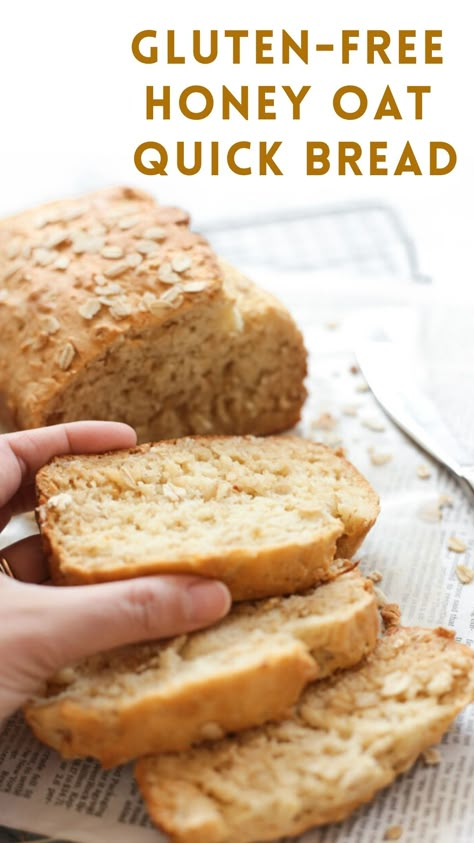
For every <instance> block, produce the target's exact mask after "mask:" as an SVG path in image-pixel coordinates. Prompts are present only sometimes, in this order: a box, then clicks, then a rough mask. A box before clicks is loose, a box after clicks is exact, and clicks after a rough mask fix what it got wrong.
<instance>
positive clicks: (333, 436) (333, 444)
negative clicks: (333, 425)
mask: <svg viewBox="0 0 474 843" xmlns="http://www.w3.org/2000/svg"><path fill="white" fill-rule="evenodd" d="M322 439H323V442H324V444H325V445H329V447H330V448H340V449H341V456H345V451H344V448H342V447H341V446H342V439H341V436H340V434H339V433H335V431H333V430H329V431H328V432H327V433H325V434H324V436H323V437H322Z"/></svg>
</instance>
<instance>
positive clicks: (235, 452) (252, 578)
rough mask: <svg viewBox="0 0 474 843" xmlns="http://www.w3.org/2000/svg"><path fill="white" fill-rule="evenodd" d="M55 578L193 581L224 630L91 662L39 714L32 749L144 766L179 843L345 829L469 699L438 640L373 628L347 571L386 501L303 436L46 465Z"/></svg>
mask: <svg viewBox="0 0 474 843" xmlns="http://www.w3.org/2000/svg"><path fill="white" fill-rule="evenodd" d="M37 491H38V520H39V524H40V528H41V532H42V537H43V542H44V547H45V551H46V553H47V556H48V559H49V561H50V566H51V572H52V576H53V579H54V580H55V581H56V582H57V583H58V584H63V585H68V584H74V583H92V582H102V581H106V580H113V579H121V578H125V577H134V576H137V575H147V574H156V573H192V574H197V575H202V576H206V577H215V578H217V579H220V580H222V581H223V582H225V583H226V584H227V586H228V587H229V589H230V592H231V594H232V597H233V601H234V603H233V606H232V609H231V611H230V613H229V615H228V616H227V617H226V618H224V619H223V620H221V621H220V622H219V623H217V624H216V625H214V626H212V627H210V628H208V629H205V630H202V631H199V632H194V633H190V634H187V635H183V636H180V637H179V638H174V639H170V640H166V641H163V640H162V641H150V642H146V643H141V644H135V645H130V646H127V647H121V648H119V649H116V650H114V651H110V652H105V653H100V654H98V655H97V656H94V657H92V658H88V659H85V660H83V661H81V662H80V663H77V664H74V665H71V666H70V667H68V668H65V669H63V670H62V671H60V672H59V673H58V674H56V675H55V676H53V677H51V680H50V681H49V683H48V684H47V687H46V689H45V690H44V692H43V693H42V694H41V695H39V696H37V697H35V698H34V699H31V700H30V701H29V703H28V704H27V705H26V707H25V715H26V718H27V720H28V722H29V723H30V724H31V726H32V728H33V730H34V732H35V733H36V735H37V736H38V737H39V738H40V739H41V740H43V741H44V742H46V743H47V744H49V745H50V746H52V747H54V748H55V749H57V750H58V751H59V752H61V753H62V755H63V756H65V757H76V756H93V757H95V758H97V759H98V760H99V761H100V762H101V763H102V764H103V765H104V766H106V767H109V766H112V765H115V764H121V763H124V762H127V761H130V760H132V759H136V758H138V759H139V760H138V761H137V765H136V776H137V779H138V783H139V787H140V789H141V791H142V793H143V796H144V799H145V801H146V804H147V806H148V809H149V812H150V815H151V817H152V818H153V820H154V821H155V822H156V823H157V825H158V826H159V827H161V828H162V829H164V830H165V831H166V832H167V833H168V834H170V835H171V837H172V838H173V839H174V840H176V841H178V843H246V841H249V843H250V841H260V840H262V841H263V840H272V839H275V838H278V837H281V836H283V835H294V834H298V833H299V832H302V831H303V830H305V829H307V828H309V827H311V826H313V825H317V824H322V823H328V822H331V821H337V820H340V819H342V818H343V817H345V816H346V815H348V814H349V813H350V812H351V811H352V810H353V809H355V808H356V807H357V806H359V805H361V804H362V803H364V802H366V801H368V800H369V799H370V798H371V797H372V796H373V795H374V794H375V792H376V791H377V790H378V789H380V788H383V787H385V786H386V785H387V784H389V783H390V782H391V781H392V780H393V779H394V778H395V777H396V776H397V775H398V774H399V773H400V772H402V771H403V770H406V769H407V768H408V767H409V766H410V765H412V764H413V763H414V762H415V761H416V759H417V757H418V756H419V754H420V753H421V752H422V751H423V750H424V749H426V748H427V747H429V746H430V745H431V744H433V743H434V742H437V741H438V740H439V739H440V737H441V735H442V734H443V732H444V731H445V730H446V728H447V727H448V725H449V724H450V722H451V721H452V720H453V718H454V717H455V716H456V714H457V713H458V712H459V711H460V710H461V709H462V708H463V707H464V706H465V705H467V704H468V703H469V702H470V701H471V700H472V699H473V696H474V655H473V653H472V651H471V650H469V649H468V648H467V647H464V646H462V645H460V644H457V643H456V642H455V640H454V638H453V636H452V634H451V633H449V632H447V631H446V630H442V629H436V630H423V629H404V628H401V627H399V626H398V625H397V624H394V625H392V626H391V627H390V628H389V629H388V630H385V632H383V633H382V632H381V631H380V630H379V617H378V610H377V604H376V599H375V596H374V593H373V587H372V583H371V582H370V580H368V579H365V578H364V577H363V576H362V575H361V574H360V572H359V571H358V569H357V565H356V563H354V562H351V561H350V559H351V557H352V556H353V554H354V553H355V552H356V550H357V548H358V547H359V545H360V543H361V541H362V540H363V538H364V536H365V535H366V533H367V532H368V530H369V529H370V527H371V526H372V525H373V523H374V521H375V519H376V516H377V514H378V499H377V496H376V494H375V492H374V491H373V490H372V488H371V487H370V485H369V484H368V483H367V481H366V480H365V479H364V478H363V477H362V476H361V475H360V474H359V473H358V471H357V470H356V469H355V468H354V467H353V466H352V465H350V463H348V462H347V461H346V460H345V459H344V457H343V456H342V455H340V454H339V453H336V452H334V451H333V450H331V449H329V448H326V447H324V446H322V445H319V444H316V443H313V442H308V441H305V440H303V439H300V438H297V437H292V436H288V437H271V436H270V437H267V438H255V437H252V436H221V437H187V438H182V439H177V440H173V441H164V442H159V443H157V444H148V445H141V446H139V447H137V448H135V449H132V450H128V451H119V452H115V453H109V454H103V455H92V456H90V455H88V456H69V457H59V458H55V459H54V460H53V461H52V462H51V463H50V464H48V465H47V466H45V467H44V468H43V469H41V471H40V472H39V474H38V476H37Z"/></svg>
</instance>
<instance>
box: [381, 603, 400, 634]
mask: <svg viewBox="0 0 474 843" xmlns="http://www.w3.org/2000/svg"><path fill="white" fill-rule="evenodd" d="M380 617H381V618H382V623H383V625H384V629H385V630H388V629H394V628H395V627H397V626H400V620H401V617H402V612H401V609H400V606H399V605H398V603H386V604H385V606H382V607H381V608H380Z"/></svg>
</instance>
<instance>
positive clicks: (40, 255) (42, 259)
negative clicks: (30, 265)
mask: <svg viewBox="0 0 474 843" xmlns="http://www.w3.org/2000/svg"><path fill="white" fill-rule="evenodd" d="M57 257H58V253H57V252H53V251H52V250H51V249H34V251H33V260H34V262H35V263H36V264H38V266H49V264H50V263H52V262H53V261H54V260H55V259H56V258H57Z"/></svg>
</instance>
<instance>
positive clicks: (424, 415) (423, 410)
mask: <svg viewBox="0 0 474 843" xmlns="http://www.w3.org/2000/svg"><path fill="white" fill-rule="evenodd" d="M417 318H418V317H417V315H416V312H415V311H414V310H413V309H412V308H408V307H400V308H378V309H374V310H368V311H364V312H361V313H358V314H357V320H356V321H354V325H356V328H355V337H354V343H355V353H356V358H357V362H358V365H359V368H360V370H361V371H362V373H363V375H364V377H365V378H366V380H367V383H368V385H369V387H370V389H371V390H372V392H373V394H374V396H375V398H376V399H377V401H378V402H379V404H380V405H381V407H382V409H383V410H384V411H385V412H386V413H387V415H388V416H390V418H391V419H393V421H394V422H395V423H396V424H397V425H398V427H399V428H401V430H403V432H404V433H406V434H407V435H408V436H409V437H410V438H411V439H413V441H414V442H416V444H417V445H419V447H420V448H422V449H423V450H424V451H426V452H427V453H428V454H430V455H431V456H432V457H434V458H435V459H436V460H437V461H438V462H439V463H441V464H442V465H444V466H446V468H448V469H449V471H450V472H451V473H452V474H453V475H454V477H455V478H456V479H457V480H458V482H459V483H460V485H461V486H462V487H463V489H464V491H465V492H466V493H467V494H469V495H470V496H471V498H472V502H473V503H474V463H473V461H472V457H471V456H470V455H469V454H468V453H467V452H466V450H465V449H464V448H463V447H462V445H461V444H460V443H459V442H458V441H457V440H456V438H455V437H454V436H453V434H452V433H451V431H450V430H449V428H448V427H447V425H446V424H445V422H444V421H443V419H442V417H441V414H440V411H439V409H438V408H437V406H436V404H435V402H434V401H433V400H432V399H431V398H430V397H429V395H427V393H426V390H425V389H424V388H423V385H422V376H421V372H422V370H421V364H420V356H419V355H418V354H417V353H416V346H415V333H416V322H417Z"/></svg>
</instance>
